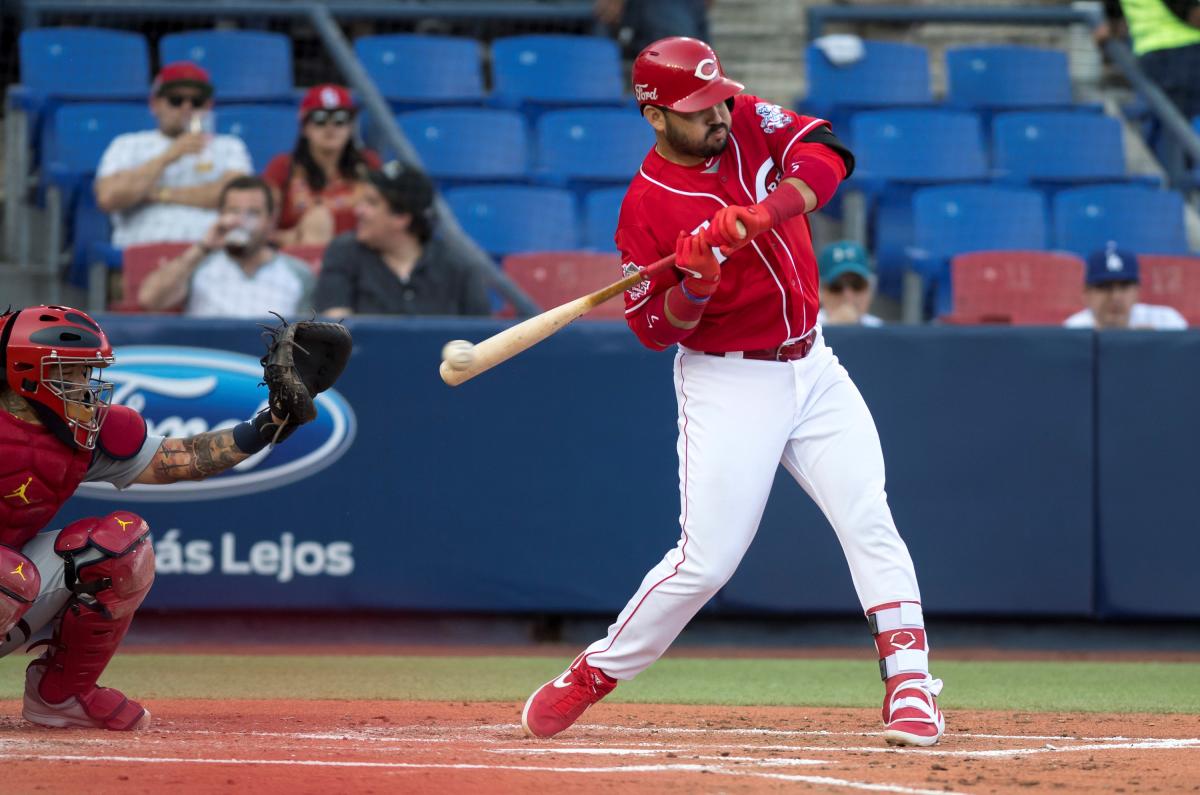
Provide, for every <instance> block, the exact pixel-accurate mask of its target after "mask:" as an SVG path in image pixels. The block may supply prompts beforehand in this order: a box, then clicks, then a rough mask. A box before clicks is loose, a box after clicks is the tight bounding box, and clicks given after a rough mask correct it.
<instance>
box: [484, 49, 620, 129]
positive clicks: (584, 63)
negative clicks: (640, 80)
mask: <svg viewBox="0 0 1200 795" xmlns="http://www.w3.org/2000/svg"><path fill="white" fill-rule="evenodd" d="M622 75H623V71H622V68H621V53H620V49H619V48H618V47H617V43H616V42H615V41H613V40H612V39H608V38H601V37H599V36H569V35H558V34H551V35H533V36H508V37H505V38H498V39H496V40H494V41H493V42H492V96H493V98H494V99H495V101H496V102H498V103H500V104H502V105H503V106H505V107H521V108H523V109H526V110H528V111H531V112H533V111H536V110H537V109H538V106H547V105H550V106H553V105H559V106H562V105H621V104H624V102H625V97H624V96H623V94H622V84H623V77H622Z"/></svg>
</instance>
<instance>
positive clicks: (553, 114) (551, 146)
mask: <svg viewBox="0 0 1200 795" xmlns="http://www.w3.org/2000/svg"><path fill="white" fill-rule="evenodd" d="M653 145H654V130H653V129H652V128H651V127H650V125H649V124H647V123H646V121H645V119H643V118H641V117H640V116H639V115H638V114H636V113H633V112H631V111H629V110H620V109H616V108H612V109H610V108H579V109H575V110H559V111H550V112H548V113H545V114H543V115H542V116H541V117H540V118H539V119H538V122H537V167H536V174H537V177H538V179H539V181H542V182H545V183H546V184H555V185H563V184H568V183H571V184H578V183H581V182H592V183H595V182H614V183H621V184H627V183H628V182H629V180H630V179H632V178H633V175H634V174H636V173H637V170H638V167H639V166H640V165H641V162H642V159H643V158H645V156H646V153H647V152H649V151H650V147H651V146H653Z"/></svg>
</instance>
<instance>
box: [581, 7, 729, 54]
mask: <svg viewBox="0 0 1200 795" xmlns="http://www.w3.org/2000/svg"><path fill="white" fill-rule="evenodd" d="M712 3H713V0H595V3H594V5H593V7H592V9H593V13H594V15H595V17H596V20H597V21H598V22H600V23H602V24H604V25H606V26H608V28H609V29H610V30H612V31H615V32H616V36H617V40H618V41H619V42H620V43H621V44H622V45H623V46H624V47H625V49H626V50H627V51H629V52H633V53H637V52H641V51H642V49H643V48H644V47H645V46H646V45H647V44H649V43H650V42H652V41H658V40H659V39H665V38H667V37H668V36H691V37H692V38H693V39H700V40H701V41H708V9H709V6H711V5H712Z"/></svg>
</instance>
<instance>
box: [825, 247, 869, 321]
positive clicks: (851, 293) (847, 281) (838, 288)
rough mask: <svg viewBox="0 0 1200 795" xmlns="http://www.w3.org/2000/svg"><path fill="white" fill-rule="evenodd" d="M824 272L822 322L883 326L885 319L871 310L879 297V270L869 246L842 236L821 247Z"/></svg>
mask: <svg viewBox="0 0 1200 795" xmlns="http://www.w3.org/2000/svg"><path fill="white" fill-rule="evenodd" d="M817 267H818V268H819V269H820V273H821V310H820V311H819V312H817V322H818V323H820V324H821V325H822V326H882V325H883V321H882V320H880V319H879V318H877V317H875V315H872V314H871V313H870V312H868V311H867V310H868V309H870V307H871V300H872V299H873V298H874V297H875V274H874V273H872V272H871V261H870V259H869V258H868V257H867V250H866V249H864V248H863V247H862V246H861V245H859V244H858V243H855V242H854V241H852V240H839V241H838V242H836V243H831V244H830V245H828V246H826V247H825V248H823V249H821V255H820V256H819V257H817Z"/></svg>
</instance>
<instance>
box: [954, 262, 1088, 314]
mask: <svg viewBox="0 0 1200 795" xmlns="http://www.w3.org/2000/svg"><path fill="white" fill-rule="evenodd" d="M1083 269H1084V266H1083V260H1082V259H1080V258H1079V257H1077V256H1075V255H1074V254H1063V253H1056V252H1055V253H1052V252H1048V251H974V252H969V253H966V254H959V255H957V256H955V257H953V258H952V259H951V260H950V280H951V284H952V286H953V295H954V314H953V315H952V316H949V317H944V318H943V319H942V320H943V322H955V323H1012V324H1015V325H1053V326H1057V325H1061V324H1062V322H1063V321H1064V320H1066V319H1067V318H1068V317H1070V316H1071V315H1072V314H1074V313H1075V312H1077V311H1079V310H1080V309H1082V308H1083Z"/></svg>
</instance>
